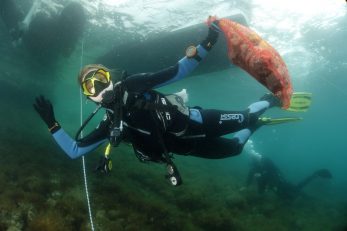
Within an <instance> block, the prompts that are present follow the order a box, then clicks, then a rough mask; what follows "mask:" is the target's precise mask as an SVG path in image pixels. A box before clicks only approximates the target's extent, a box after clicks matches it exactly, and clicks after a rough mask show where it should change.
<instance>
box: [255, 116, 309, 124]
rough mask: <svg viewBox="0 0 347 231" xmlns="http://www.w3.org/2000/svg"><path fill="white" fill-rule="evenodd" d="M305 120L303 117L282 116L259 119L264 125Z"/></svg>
mask: <svg viewBox="0 0 347 231" xmlns="http://www.w3.org/2000/svg"><path fill="white" fill-rule="evenodd" d="M300 120H303V119H302V118H301V117H282V118H270V117H260V118H259V119H258V121H259V123H261V124H262V125H275V124H282V123H288V122H296V121H300Z"/></svg>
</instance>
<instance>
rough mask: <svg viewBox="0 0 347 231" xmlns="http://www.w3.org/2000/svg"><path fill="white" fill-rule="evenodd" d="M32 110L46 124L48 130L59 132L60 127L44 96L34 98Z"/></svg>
mask: <svg viewBox="0 0 347 231" xmlns="http://www.w3.org/2000/svg"><path fill="white" fill-rule="evenodd" d="M33 106H34V109H35V110H36V112H37V113H38V114H39V115H40V117H41V119H42V120H43V121H44V122H45V123H46V124H47V127H48V130H49V131H50V132H51V133H54V132H56V131H58V130H59V128H60V125H59V124H58V122H57V121H56V120H55V116H54V110H53V106H52V103H51V102H50V101H49V100H48V99H46V98H45V97H44V96H42V95H40V96H38V97H36V98H35V103H34V104H33Z"/></svg>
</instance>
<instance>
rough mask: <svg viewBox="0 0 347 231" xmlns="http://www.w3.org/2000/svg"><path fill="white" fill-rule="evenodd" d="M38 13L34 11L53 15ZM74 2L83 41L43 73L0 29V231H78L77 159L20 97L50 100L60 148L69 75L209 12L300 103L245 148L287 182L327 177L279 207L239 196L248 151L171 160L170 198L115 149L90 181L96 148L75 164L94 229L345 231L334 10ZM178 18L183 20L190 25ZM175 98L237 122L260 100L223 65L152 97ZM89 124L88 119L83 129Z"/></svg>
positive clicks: (73, 86) (317, 4) (340, 29)
mask: <svg viewBox="0 0 347 231" xmlns="http://www.w3.org/2000/svg"><path fill="white" fill-rule="evenodd" d="M42 2H43V3H45V4H43V6H42V7H47V5H50V6H52V7H53V6H56V5H59V4H58V3H57V2H55V4H56V5H54V4H53V2H50V1H42ZM97 2H101V1H97ZM60 4H61V3H60ZM84 4H85V6H86V8H87V9H88V12H89V17H90V20H91V21H90V22H89V23H90V24H89V25H88V27H87V28H86V32H85V35H84V38H83V43H82V41H80V42H79V43H78V44H77V46H76V48H75V50H74V53H73V54H72V55H71V56H70V57H62V58H60V59H58V60H57V61H56V62H55V63H54V64H52V65H50V66H47V65H42V64H40V63H38V62H37V61H35V60H34V59H33V58H32V57H31V55H30V53H28V52H27V51H26V50H25V49H24V48H23V47H22V48H21V47H19V48H14V47H13V46H12V45H11V42H10V38H9V35H8V33H7V31H6V28H5V26H4V25H3V24H2V22H1V23H0V41H1V44H0V50H1V56H0V60H1V62H0V73H1V74H0V83H1V85H2V91H1V97H0V101H1V106H2V107H1V109H0V110H1V121H2V122H3V124H2V126H1V129H0V137H1V146H0V150H1V152H0V153H1V154H0V230H12V231H13V230H35V231H37V230H90V229H91V226H90V221H89V217H88V211H87V206H86V199H85V193H84V185H83V175H82V166H81V159H77V160H70V159H69V158H68V157H67V156H66V155H65V154H64V153H63V152H62V151H61V150H60V149H59V148H58V147H57V145H56V144H55V142H54V140H53V139H52V138H51V137H50V135H49V133H48V131H47V129H46V127H45V125H44V124H43V123H42V122H41V121H40V119H39V118H38V116H37V115H36V113H35V112H34V110H33V109H32V103H33V100H34V97H35V96H37V95H38V94H44V95H45V96H47V97H48V98H50V99H51V100H52V102H53V104H54V107H55V114H56V118H57V119H58V120H59V122H60V123H61V124H62V126H63V127H64V129H65V130H66V131H67V132H68V133H69V134H70V135H72V136H74V134H75V132H76V130H77V129H78V127H79V124H80V101H79V96H80V95H79V94H80V93H79V89H78V86H77V83H76V76H77V73H78V71H79V69H80V66H81V63H83V64H86V63H90V62H93V61H94V60H95V59H96V58H97V57H98V56H100V55H102V54H103V53H105V52H106V51H107V50H108V49H110V47H109V46H111V44H112V43H118V42H124V43H125V42H126V41H127V40H132V39H137V38H141V39H144V38H146V37H147V36H149V35H151V33H157V32H160V31H161V30H163V31H165V30H170V29H173V28H174V27H177V26H182V25H184V23H185V21H184V20H182V18H183V19H184V18H185V17H186V18H187V19H188V18H189V19H192V20H195V19H196V20H197V21H199V20H200V21H201V20H203V19H204V18H206V15H208V14H210V13H211V12H209V9H212V11H213V12H216V13H220V14H222V15H223V13H225V12H227V11H228V10H231V9H232V10H235V9H237V10H240V11H242V12H243V14H244V15H245V16H246V18H247V19H248V23H249V26H250V27H251V28H252V29H254V30H255V31H257V32H258V33H259V34H261V36H262V37H263V38H265V39H266V40H268V41H269V42H270V43H271V44H272V45H273V46H274V47H275V48H276V49H278V51H279V52H280V53H281V55H282V56H283V58H284V60H285V61H286V63H287V65H288V69H289V71H290V73H291V76H292V82H293V86H294V89H295V90H296V91H308V92H312V94H313V102H312V106H311V108H310V110H309V111H308V112H306V113H289V112H284V111H281V110H279V109H271V110H269V111H267V112H266V115H269V116H273V117H276V116H294V115H295V116H296V115H298V116H301V117H303V118H304V120H303V121H301V122H298V123H291V124H283V125H278V126H272V127H270V126H269V127H263V128H261V129H260V130H259V131H257V132H256V133H255V134H254V135H253V136H252V138H251V140H252V142H253V144H254V149H255V150H256V151H257V152H259V153H261V154H263V155H265V156H267V157H270V158H271V159H272V160H273V161H274V162H275V163H276V164H277V165H278V167H279V168H280V169H281V171H282V172H283V173H284V175H285V176H286V177H287V178H288V180H289V181H291V182H293V183H295V182H298V181H300V180H301V179H302V178H304V177H306V176H307V175H309V174H310V173H312V172H313V171H314V170H316V169H319V168H328V169H330V170H331V172H332V174H333V179H332V180H329V181H327V180H320V179H318V180H317V181H315V182H312V183H311V184H310V185H308V186H307V187H306V188H305V189H304V190H303V191H304V194H305V196H303V197H300V198H298V199H296V200H294V201H290V202H287V201H281V200H280V199H279V198H277V197H276V196H275V195H274V194H272V193H271V192H269V193H267V194H265V195H263V196H260V195H257V193H256V188H255V186H253V187H251V188H250V189H249V190H247V191H246V192H241V191H239V189H240V188H241V187H242V186H243V185H244V182H245V178H246V174H247V171H248V167H249V166H248V156H247V154H248V153H249V152H250V150H251V148H250V147H249V146H246V147H245V150H244V152H243V153H242V154H241V155H239V156H237V157H233V158H228V159H224V160H204V159H198V158H194V157H184V156H177V157H176V158H175V163H176V165H177V166H178V167H179V169H180V173H181V175H182V177H183V180H184V184H183V185H182V186H181V187H179V188H173V187H171V186H170V185H169V184H168V183H167V182H166V181H165V179H164V174H165V166H163V165H158V164H142V163H139V161H138V160H137V159H136V157H135V156H134V155H133V153H132V149H131V148H130V147H129V146H127V145H121V146H120V148H119V149H117V150H113V152H112V159H113V165H114V167H113V170H112V173H111V175H110V176H102V175H96V174H94V173H93V172H92V169H93V168H94V166H95V164H96V163H97V161H98V158H99V155H101V154H102V152H103V149H102V148H100V149H98V150H96V151H95V152H93V153H91V154H90V155H88V156H87V157H86V169H87V175H88V183H89V193H90V197H91V206H92V216H93V219H94V224H95V229H96V230H264V231H265V230H266V231H268V230H276V231H277V230H304V231H306V230H309V231H311V230H314V231H315V230H317V231H318V230H334V231H335V230H336V231H343V230H346V228H347V222H346V221H347V198H346V193H347V177H346V163H347V158H346V151H345V144H346V135H345V131H346V129H347V123H346V121H345V120H346V118H347V109H346V106H347V103H346V98H347V92H346V90H345V86H346V85H347V77H346V72H347V59H346V54H347V48H346V46H345V45H344V40H345V38H346V37H347V29H346V28H347V27H346V22H347V18H346V17H347V16H346V10H347V9H346V5H345V2H343V1H337V0H336V1H328V0H327V1H306V2H305V4H304V3H300V2H295V1H290V2H289V1H281V4H279V3H276V2H275V1H245V2H243V1H242V2H241V1H230V2H229V1H228V2H225V1H215V3H214V4H213V2H211V1H209V2H207V1H200V2H199V3H195V4H199V5H200V7H201V9H198V10H196V9H195V8H194V9H193V8H191V7H187V8H185V6H193V5H194V3H193V1H191V2H189V1H187V2H186V3H182V2H180V1H172V3H170V4H169V3H165V2H161V1H145V2H144V1H136V4H135V3H133V4H131V3H127V1H120V3H119V4H118V5H115V6H110V5H109V6H108V7H105V6H103V5H99V7H100V8H99V10H96V9H97V4H95V5H93V4H89V3H87V2H84ZM160 4H163V5H164V6H165V4H168V5H167V7H168V9H170V10H168V11H160V9H159V8H160V6H161V5H160ZM173 4H177V5H179V4H182V6H180V7H179V6H174V5H173ZM300 4H302V5H300ZM218 6H219V7H218ZM23 7H25V6H23ZM26 7H28V6H26ZM170 7H172V10H171V8H170ZM211 7H212V8H211ZM23 9H25V8H23ZM141 9H142V13H141V14H137V15H136V10H141ZM188 9H192V12H190V14H189V12H188ZM112 10H113V11H115V12H116V13H115V14H110V15H108V14H105V17H107V16H109V17H111V16H114V15H118V13H119V15H122V14H124V15H125V16H124V17H123V18H122V19H123V23H121V25H122V26H120V24H115V25H113V26H110V25H109V27H108V26H105V25H102V26H100V25H99V24H97V23H94V24H93V23H92V22H94V21H92V19H93V20H97V19H98V16H99V17H100V15H102V12H106V13H110V12H112ZM153 12H155V13H157V14H154V15H156V16H153V14H152V13H153ZM159 12H161V13H159ZM168 14H170V17H171V20H162V19H163V18H170V17H169V16H168ZM149 15H150V16H149ZM178 15H179V16H180V17H178ZM111 18H112V17H111ZM102 19H104V18H100V22H101V21H102ZM172 19H177V20H172ZM127 20H129V21H130V22H131V23H130V22H128V21H127ZM141 20H143V21H141ZM103 21H104V22H108V21H107V20H103ZM187 21H188V20H187ZM141 22H144V23H143V24H144V25H141ZM160 22H162V23H163V24H162V25H159V23H160ZM128 24H131V25H128ZM124 25H127V26H128V27H127V26H124ZM122 32H123V33H122ZM136 32H138V33H136ZM82 48H83V51H82ZM129 55H131V54H129ZM182 88H186V89H187V91H188V94H189V103H188V104H189V105H190V106H195V105H200V106H202V107H204V108H220V109H232V110H243V109H244V108H246V107H247V106H248V105H249V104H250V103H252V102H254V101H256V100H257V99H258V98H259V97H260V96H262V95H263V93H264V92H265V91H266V90H265V89H264V88H263V87H262V86H260V85H259V84H258V83H257V82H256V81H254V80H253V79H252V78H250V77H249V76H247V74H245V73H244V72H243V71H241V70H239V69H237V68H235V67H232V68H230V69H228V70H223V71H220V72H216V73H212V74H207V75H201V76H192V77H190V78H188V79H186V80H183V81H181V82H178V83H176V84H173V85H172V86H169V87H166V88H164V89H161V90H162V91H163V92H176V91H180V90H181V89H182ZM82 104H83V116H84V117H86V116H88V114H89V113H90V112H91V111H92V110H93V109H94V107H95V106H94V105H93V104H92V103H90V102H89V103H86V102H85V101H84V100H83V103H82ZM100 116H102V115H99V118H100ZM96 124H97V119H96V120H94V121H93V122H92V124H91V126H90V127H89V128H88V129H91V128H92V127H93V125H96Z"/></svg>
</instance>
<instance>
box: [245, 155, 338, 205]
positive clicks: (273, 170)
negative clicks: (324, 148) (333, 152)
mask: <svg viewBox="0 0 347 231" xmlns="http://www.w3.org/2000/svg"><path fill="white" fill-rule="evenodd" d="M250 159H251V167H250V169H249V172H248V176H247V179H246V186H245V187H242V188H241V191H243V190H245V189H246V188H247V187H249V186H250V185H251V184H252V182H253V181H254V180H256V183H257V189H258V193H259V194H263V193H264V192H266V191H268V190H272V191H273V192H275V193H276V195H277V196H279V197H280V198H282V199H294V198H296V197H298V196H299V195H300V193H301V191H302V189H303V188H304V187H305V186H306V185H307V184H309V183H310V182H312V181H313V180H314V179H317V178H323V179H331V178H332V175H331V173H330V171H329V170H327V169H319V170H317V171H315V172H314V173H312V174H311V175H309V176H307V177H306V178H304V179H303V180H302V181H300V182H299V183H298V184H292V183H290V182H288V181H287V180H286V179H285V177H284V176H283V174H282V173H281V171H280V170H279V169H278V167H277V166H276V165H275V164H274V163H273V162H272V161H271V160H270V159H269V158H267V157H264V156H263V155H261V154H259V153H258V152H256V151H254V150H251V152H250Z"/></svg>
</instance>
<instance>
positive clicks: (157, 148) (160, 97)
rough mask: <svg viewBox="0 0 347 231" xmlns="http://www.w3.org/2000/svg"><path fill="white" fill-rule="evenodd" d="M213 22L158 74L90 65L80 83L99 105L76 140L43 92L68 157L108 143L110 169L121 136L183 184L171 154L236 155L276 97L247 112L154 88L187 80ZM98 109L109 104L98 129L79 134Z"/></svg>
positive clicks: (39, 103) (213, 34) (44, 107)
mask: <svg viewBox="0 0 347 231" xmlns="http://www.w3.org/2000/svg"><path fill="white" fill-rule="evenodd" d="M215 24H218V21H217V20H216V21H214V22H213V24H212V25H211V26H210V27H209V30H208V35H207V37H206V38H205V39H204V40H203V41H202V42H201V43H200V45H198V46H196V47H195V46H190V47H188V48H187V50H186V56H185V57H183V58H182V59H180V60H179V61H178V63H177V64H176V65H174V66H171V67H168V68H166V69H163V70H160V71H158V72H155V73H140V74H134V75H130V76H127V75H126V74H123V75H121V74H119V73H118V74H117V73H112V74H111V72H112V71H111V70H109V69H108V68H106V67H104V66H103V65H101V64H90V65H86V66H85V67H84V68H83V69H82V70H81V71H80V73H79V75H78V82H79V84H80V86H81V88H82V91H83V94H84V95H85V96H86V97H87V98H88V99H89V100H91V101H93V102H95V103H96V104H97V105H98V106H97V109H96V110H95V111H94V112H93V113H92V114H91V115H90V116H89V117H88V118H87V119H86V121H85V122H84V124H83V125H82V127H81V128H80V129H79V131H78V132H77V134H76V136H75V139H72V138H71V137H70V136H69V135H68V134H67V133H66V132H65V131H64V130H63V129H62V128H61V126H60V124H59V123H58V122H57V120H56V119H55V115H54V111H53V106H52V104H51V102H50V101H49V100H48V99H46V98H45V97H44V96H39V97H37V98H36V101H35V103H34V105H33V106H34V108H35V110H36V111H37V112H38V114H39V115H40V116H41V118H42V120H43V121H44V122H45V123H46V124H47V126H48V129H49V131H50V132H51V133H52V135H53V138H54V139H55V141H56V142H57V143H58V145H59V146H60V147H61V148H62V149H63V150H64V151H65V152H66V154H67V155H68V156H69V157H71V158H77V157H79V156H82V155H84V154H86V153H89V152H91V151H92V150H94V149H95V148H96V147H98V146H99V145H101V144H103V143H105V142H109V144H108V145H107V148H106V151H105V155H104V156H103V157H102V158H101V160H100V163H99V165H98V167H97V169H98V170H100V171H103V172H109V171H110V169H111V167H112V164H111V163H112V162H111V160H110V157H109V151H110V150H109V149H110V147H111V146H113V147H116V146H117V145H118V144H119V143H120V142H121V141H124V142H128V143H131V144H132V147H133V150H134V152H135V154H136V156H137V157H138V159H139V160H140V161H143V162H148V161H153V162H158V163H164V164H166V166H167V173H168V174H167V178H168V179H169V181H170V183H171V184H172V185H174V186H176V185H179V184H181V183H182V179H181V177H180V174H179V172H178V170H177V168H176V166H175V165H174V163H173V161H172V157H173V156H172V153H175V154H178V155H190V156H196V157H201V158H210V159H219V158H226V157H230V156H234V155H238V154H240V153H241V151H242V149H243V146H244V144H245V143H246V142H247V140H248V138H249V137H250V136H251V134H252V133H253V132H254V131H255V130H256V129H257V128H259V127H260V126H262V125H264V124H267V123H268V122H269V121H272V120H262V119H261V118H260V115H261V114H263V113H264V112H265V111H266V110H267V109H269V108H271V107H274V106H278V107H280V106H281V102H280V100H279V99H278V98H277V97H275V96H274V95H272V94H266V95H265V96H264V97H262V99H261V100H260V101H258V102H255V103H252V104H251V105H249V106H248V108H247V109H246V110H244V111H223V110H215V109H203V108H201V107H187V106H186V105H185V104H184V101H183V99H182V97H180V96H179V95H178V94H171V95H164V94H162V93H160V92H158V91H156V90H155V89H156V88H159V87H162V86H165V85H168V84H170V83H173V82H175V81H178V80H180V79H183V78H184V77H186V76H187V75H188V74H189V73H190V72H192V71H193V70H194V69H195V68H196V67H197V66H198V64H199V62H200V61H201V60H202V59H203V58H204V57H205V56H206V55H207V54H208V52H209V51H210V50H211V48H212V47H213V46H214V44H215V43H216V41H217V38H218V31H216V30H215V29H214V25H215ZM111 76H112V78H111ZM100 108H104V109H106V113H105V117H104V119H103V120H102V121H101V122H100V124H99V125H98V126H97V128H96V129H95V130H94V131H92V132H91V133H90V134H88V135H87V136H85V137H83V138H81V137H80V136H79V135H80V132H81V130H82V129H83V128H84V127H85V125H86V124H87V123H88V121H89V120H90V119H91V118H92V117H93V115H95V113H96V112H97V111H98V110H99V109H100ZM230 133H235V134H234V136H233V138H231V139H228V138H224V137H222V136H223V135H227V134H230Z"/></svg>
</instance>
